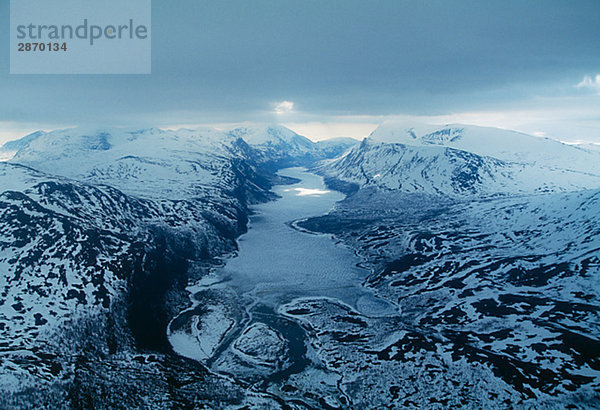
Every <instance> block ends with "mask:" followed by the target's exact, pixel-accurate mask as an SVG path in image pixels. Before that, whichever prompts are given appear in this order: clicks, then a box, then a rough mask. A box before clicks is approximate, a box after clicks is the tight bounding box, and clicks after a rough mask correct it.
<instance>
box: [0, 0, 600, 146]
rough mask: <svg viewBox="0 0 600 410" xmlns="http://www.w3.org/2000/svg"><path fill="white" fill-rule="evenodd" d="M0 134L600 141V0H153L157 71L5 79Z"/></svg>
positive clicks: (5, 10) (1, 10)
mask: <svg viewBox="0 0 600 410" xmlns="http://www.w3.org/2000/svg"><path fill="white" fill-rule="evenodd" d="M0 44H2V46H1V47H2V49H1V54H0V55H2V56H3V57H2V60H0V61H1V62H0V142H1V141H2V140H6V139H8V138H14V137H15V136H16V135H18V134H21V133H25V132H26V131H29V130H33V129H37V128H44V129H48V128H55V127H61V126H71V125H78V124H84V123H93V124H99V125H100V124H105V125H140V126H145V125H155V126H162V127H167V126H178V125H193V124H223V123H237V122H281V123H284V124H288V125H290V126H291V127H292V128H294V129H296V130H299V131H302V132H303V133H305V134H309V135H308V136H310V137H313V138H323V137H327V136H335V135H348V136H355V137H362V136H364V135H365V134H367V133H368V132H369V130H370V129H372V128H373V127H375V126H376V124H377V123H379V122H381V121H383V120H385V119H387V118H390V117H394V116H404V117H406V116H409V117H410V116H426V117H428V119H430V120H432V121H437V122H468V123H475V124H482V125H495V126H502V127H506V128H517V129H521V130H524V131H527V132H531V133H538V135H542V134H546V135H551V136H554V137H557V138H559V139H562V140H569V141H574V140H589V141H597V142H600V76H598V75H599V74H600V1H598V0H589V1H585V0H570V1H566V0H565V1H555V0H527V1H525V0H520V1H509V0H502V1H491V0H486V1H481V0H477V1H447V0H440V1H434V0H427V1H416V0H415V1H402V0H389V1H378V0H361V1H354V0H343V1H341V0H340V1H325V0H318V1H312V0H294V1H288V0H277V1H274V0H253V1H249V0H243V1H242V0H240V1H228V0H210V1H207V0H177V1H166V0H164V1H163V0H153V10H152V74H151V75H139V76H138V75H122V76H120V75H106V76H103V75H48V76H43V75H10V74H8V72H9V61H8V60H7V59H6V58H7V56H8V44H9V2H8V0H0Z"/></svg>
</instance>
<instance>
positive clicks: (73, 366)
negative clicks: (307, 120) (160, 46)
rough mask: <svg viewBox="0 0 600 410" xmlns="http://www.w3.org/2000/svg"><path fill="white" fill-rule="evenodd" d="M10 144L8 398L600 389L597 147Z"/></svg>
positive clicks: (3, 234) (202, 403)
mask: <svg viewBox="0 0 600 410" xmlns="http://www.w3.org/2000/svg"><path fill="white" fill-rule="evenodd" d="M15 152H16V153H15ZM13 153H15V154H14V156H13ZM0 155H4V156H5V157H10V156H13V157H12V159H10V160H9V161H8V162H1V163H0V228H1V229H0V331H1V332H0V380H1V381H2V384H1V393H2V395H1V398H0V407H7V408H22V407H25V408H28V407H57V406H62V405H63V404H64V405H66V406H68V407H75V408H90V407H91V408H114V407H136V406H142V407H145V408H166V407H174V408H198V407H199V408H205V407H208V408H231V407H233V408H244V406H247V407H249V408H290V407H291V408H388V407H389V408H448V407H452V408H531V409H533V408H536V409H537V408H552V409H553V408H579V409H587V408H597V407H598V403H600V354H599V353H598V352H600V340H599V339H600V338H599V335H600V328H599V326H598V323H600V293H599V291H598V289H600V282H599V280H600V172H599V170H600V161H598V158H599V155H600V153H599V152H595V151H594V150H590V149H587V148H582V147H573V146H569V145H565V144H561V143H559V142H557V141H553V140H548V139H543V138H537V137H532V136H528V135H524V134H521V133H516V132H512V131H507V130H498V129H489V128H480V127H471V126H464V125H448V126H427V125H418V124H384V125H383V126H381V127H380V128H379V129H377V130H376V131H375V132H373V134H372V135H371V136H370V137H369V138H368V139H366V140H365V141H363V142H362V143H359V144H355V143H354V141H352V140H348V139H343V140H338V141H329V142H325V143H313V142H312V141H310V140H308V139H306V138H304V137H302V136H300V135H298V134H296V133H294V132H292V131H290V130H288V129H286V128H284V127H281V126H266V127H245V128H238V129H235V130H231V131H226V132H221V131H217V130H214V129H197V130H177V131H163V130H159V129H141V130H136V129H121V128H103V129H80V128H78V129H69V130H59V131H53V132H39V133H34V134H31V135H29V136H26V137H25V138H23V139H21V140H18V141H14V142H11V143H9V144H6V145H5V146H4V147H3V148H2V149H0ZM320 160H324V161H322V162H320V163H318V162H317V161H320ZM290 166H311V167H312V168H311V169H312V170H314V171H315V172H317V173H318V174H320V175H321V176H316V175H313V174H311V173H310V172H305V171H302V170H301V169H299V168H292V169H286V170H283V171H281V169H282V168H284V167H290ZM276 171H281V172H280V174H279V175H278V174H276ZM322 177H323V179H322ZM292 178H297V179H292ZM299 180H300V181H299ZM324 182H325V184H324ZM334 188H335V189H339V190H342V191H344V192H346V194H347V196H344V195H342V194H340V193H339V192H336V191H334V190H333V189H334ZM267 201H270V202H267ZM248 223H249V224H248ZM246 227H249V230H248V231H247V232H246ZM99 392H102V393H99Z"/></svg>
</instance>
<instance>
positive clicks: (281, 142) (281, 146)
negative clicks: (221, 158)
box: [228, 125, 356, 166]
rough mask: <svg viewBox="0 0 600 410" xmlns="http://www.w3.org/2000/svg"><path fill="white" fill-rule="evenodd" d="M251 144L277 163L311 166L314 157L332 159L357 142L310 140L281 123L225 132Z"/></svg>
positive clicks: (265, 159) (264, 159) (263, 158)
mask: <svg viewBox="0 0 600 410" xmlns="http://www.w3.org/2000/svg"><path fill="white" fill-rule="evenodd" d="M228 134H229V135H230V136H233V137H237V138H243V139H244V141H246V142H247V143H248V144H249V145H250V146H252V147H253V148H254V149H255V150H256V151H257V155H258V159H259V160H260V161H262V162H265V163H271V164H275V165H277V166H294V165H310V164H312V163H313V162H314V161H316V160H321V159H325V158H333V157H336V156H337V155H339V154H341V153H342V152H344V151H345V150H346V149H348V148H349V147H351V146H352V145H354V144H355V143H356V141H354V140H352V139H348V138H337V139H333V140H329V141H322V142H317V143H315V142H313V141H311V140H309V139H308V138H306V137H303V136H301V135H299V134H296V133H295V132H294V131H292V130H290V129H289V128H286V127H283V126H281V125H269V126H260V127H240V128H236V129H233V130H230V131H229V132H228Z"/></svg>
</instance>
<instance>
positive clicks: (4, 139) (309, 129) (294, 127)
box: [0, 116, 600, 148]
mask: <svg viewBox="0 0 600 410" xmlns="http://www.w3.org/2000/svg"><path fill="white" fill-rule="evenodd" d="M411 122H412V123H414V124H415V125H417V124H420V125H423V124H425V125H431V126H433V127H444V126H448V125H465V126H475V127H482V128H497V129H501V130H507V131H515V132H519V133H523V134H527V135H530V136H534V137H539V138H550V139H553V140H556V141H559V142H562V143H565V144H569V145H586V144H589V145H598V146H600V139H598V140H594V139H591V140H581V139H569V138H560V137H556V136H552V135H546V134H545V133H538V132H528V131H525V130H521V129H516V128H509V127H502V126H495V125H489V124H477V123H468V122H456V121H440V120H439V118H438V119H437V121H432V117H410V118H409V117H406V116H400V117H398V116H397V117H391V118H388V119H385V120H383V121H381V122H380V123H356V124H353V123H334V124H324V123H305V124H302V123H299V124H298V123H291V124H290V123H284V122H269V123H267V122H232V123H205V124H202V123H194V124H171V125H152V124H144V125H143V126H135V125H110V124H93V125H92V124H78V125H65V126H59V127H45V128H44V127H40V128H30V129H27V130H15V132H14V133H12V134H11V133H4V134H2V133H0V148H2V146H3V145H4V144H6V143H8V142H11V141H17V140H19V139H21V138H24V137H27V136H28V135H31V134H33V133H35V132H38V131H43V132H53V131H60V130H68V129H77V128H90V129H94V130H101V129H104V128H116V129H124V130H128V129H148V128H157V129H160V130H163V131H167V130H168V131H178V130H183V129H189V130H198V129H201V128H212V129H215V130H217V131H223V132H226V131H228V130H232V129H235V128H239V127H248V128H260V127H272V126H282V127H285V128H287V129H289V130H291V131H293V132H295V133H296V134H298V135H300V136H303V137H306V138H308V139H310V140H311V141H313V142H318V141H326V140H331V139H336V138H352V139H355V140H356V141H362V140H363V139H364V138H368V137H369V136H370V135H371V133H372V132H373V131H375V130H376V129H377V128H378V127H380V126H381V125H383V124H389V123H391V124H394V123H398V124H401V123H402V124H406V125H410V124H411ZM339 130H348V131H349V132H346V133H336V131H339ZM352 130H355V131H356V130H359V132H362V134H360V133H356V132H352Z"/></svg>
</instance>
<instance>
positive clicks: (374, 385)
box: [294, 125, 600, 408]
mask: <svg viewBox="0 0 600 410" xmlns="http://www.w3.org/2000/svg"><path fill="white" fill-rule="evenodd" d="M407 129H408V131H407ZM407 129H405V128H403V127H401V128H400V129H397V128H394V127H390V126H387V125H386V126H384V127H382V128H381V129H378V130H376V131H375V132H374V133H373V135H372V136H371V137H370V138H368V139H366V140H365V141H363V143H361V145H360V146H356V147H354V148H352V149H351V150H350V151H349V152H348V153H346V154H344V155H343V156H341V157H340V158H337V159H334V160H332V161H327V162H326V163H324V164H322V165H321V166H320V167H317V170H318V171H319V172H321V173H323V174H325V175H326V176H328V177H329V178H330V179H331V181H332V182H331V184H332V185H334V184H335V183H336V182H337V183H339V181H342V182H346V183H354V184H355V185H356V188H355V189H354V193H353V194H352V195H350V196H349V197H348V198H347V199H346V200H344V201H342V202H341V203H340V204H338V205H337V206H336V208H335V209H334V210H333V211H332V212H330V213H329V214H328V215H325V216H322V217H317V218H311V219H308V220H305V221H302V222H300V223H299V225H300V226H301V227H302V228H304V229H307V230H311V231H317V232H325V233H331V234H335V235H336V237H337V238H338V239H340V240H341V241H342V242H344V243H345V244H346V245H348V246H350V247H351V248H353V249H355V250H357V251H358V252H359V254H361V255H362V256H363V258H364V260H365V261H367V262H366V263H367V264H368V265H369V266H370V267H371V269H372V273H371V275H370V276H369V278H368V279H367V281H366V284H367V285H368V286H369V287H371V288H372V289H373V291H374V292H376V294H377V295H379V296H380V297H382V298H384V299H385V300H387V301H390V302H392V303H397V304H398V306H399V308H400V310H401V312H402V314H401V317H400V318H399V319H398V322H395V323H394V324H393V325H390V324H389V323H388V322H386V320H384V319H376V318H369V317H366V316H355V319H354V323H360V324H361V325H360V326H353V325H346V326H344V327H343V328H342V327H341V326H340V325H339V323H337V322H336V320H335V319H333V318H331V317H330V316H329V315H327V314H324V313H323V312H325V311H326V310H327V309H331V307H323V306H318V307H317V306H316V304H312V305H311V304H309V303H305V304H298V305H297V306H294V309H295V310H294V312H295V311H301V314H300V316H301V317H303V318H304V317H306V318H310V320H307V323H309V324H310V329H311V331H313V332H314V333H315V334H316V335H322V336H320V337H318V342H315V344H318V346H319V347H320V349H322V350H321V351H322V352H323V353H322V355H323V357H324V358H325V359H324V360H325V362H326V363H327V364H328V365H329V366H336V368H341V369H343V370H342V371H343V372H348V373H352V374H353V377H354V379H353V380H356V381H355V382H352V383H350V385H351V386H352V388H354V389H360V391H361V392H365V393H364V394H360V395H359V398H358V399H356V400H354V404H355V405H357V406H359V407H360V406H372V407H378V406H382V407H383V406H389V405H392V406H397V407H402V406H404V407H411V406H412V407H415V408H418V407H427V406H428V405H433V404H439V405H440V406H442V407H448V406H451V407H482V408H489V407H493V406H496V405H498V403H504V404H502V405H501V407H502V406H506V407H507V408H510V407H515V406H516V407H523V408H561V407H566V406H568V405H573V404H574V403H578V404H577V405H580V406H581V408H595V407H596V406H597V404H598V391H599V388H600V355H599V354H598V352H599V351H600V340H599V338H598V335H599V334H600V328H599V327H598V323H599V322H598V319H599V318H600V293H599V292H598V289H600V282H599V281H600V179H598V173H597V167H598V165H599V163H598V162H597V160H598V156H597V154H596V153H593V152H591V151H589V150H582V149H578V148H573V147H570V146H568V145H565V144H560V143H557V142H555V141H548V140H545V139H535V137H528V136H524V135H522V134H518V133H513V132H506V131H504V130H490V129H480V128H472V127H463V126H449V127H442V128H441V129H430V130H427V131H422V128H421V129H420V130H419V131H417V130H416V128H412V129H411V128H407ZM479 132H480V133H479ZM478 133H479V134H478ZM382 136H384V137H385V138H383V137H382ZM478 136H479V137H480V138H481V139H478V138H479V137H478ZM521 137H522V140H519V138H521ZM384 139H385V140H386V141H387V142H382V140H384ZM519 141H520V143H519ZM572 162H576V163H572ZM498 194H501V195H498ZM315 323H317V325H316V326H315ZM332 329H335V331H337V334H344V335H347V334H349V335H351V336H352V338H350V337H348V338H347V342H346V343H344V344H340V343H338V342H336V339H335V333H334V332H333V331H332ZM382 329H386V330H385V331H382ZM394 329H402V332H401V333H399V334H394V333H393V332H394ZM382 332H384V333H385V334H387V335H390V336H389V337H388V338H387V339H385V341H383V342H381V343H380V344H375V345H373V343H367V342H366V341H377V340H381V335H382ZM341 358H348V359H341ZM357 363H359V364H358V365H357ZM398 374H402V375H405V376H404V377H401V378H399V377H397V376H396V375H398ZM387 375H389V376H387ZM359 380H363V381H364V382H358V381H359ZM407 380H408V381H407ZM349 389H350V387H349ZM376 392H377V393H376ZM366 398H368V399H366Z"/></svg>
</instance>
